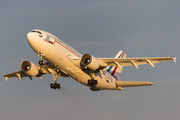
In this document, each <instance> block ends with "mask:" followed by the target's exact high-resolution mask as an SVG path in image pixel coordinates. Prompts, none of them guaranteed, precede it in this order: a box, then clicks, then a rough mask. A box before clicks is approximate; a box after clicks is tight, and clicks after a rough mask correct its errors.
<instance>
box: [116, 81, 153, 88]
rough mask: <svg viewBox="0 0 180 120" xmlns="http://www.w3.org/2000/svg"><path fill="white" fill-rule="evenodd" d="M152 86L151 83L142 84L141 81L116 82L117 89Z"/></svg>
mask: <svg viewBox="0 0 180 120" xmlns="http://www.w3.org/2000/svg"><path fill="white" fill-rule="evenodd" d="M149 85H153V83H151V82H142V81H116V86H117V87H122V88H123V87H137V86H149Z"/></svg>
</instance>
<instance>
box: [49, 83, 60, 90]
mask: <svg viewBox="0 0 180 120" xmlns="http://www.w3.org/2000/svg"><path fill="white" fill-rule="evenodd" d="M50 88H51V89H56V88H57V89H60V88H61V85H60V84H59V83H54V84H53V83H51V84H50Z"/></svg>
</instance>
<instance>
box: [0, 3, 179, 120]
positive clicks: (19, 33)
mask: <svg viewBox="0 0 180 120" xmlns="http://www.w3.org/2000/svg"><path fill="white" fill-rule="evenodd" d="M179 5H180V1H179V0H128V1H127V0H29V1H27V0H16V1H13V0H6V1H5V0H2V1H0V37H1V39H0V40H1V44H0V55H1V62H0V74H1V77H0V119H1V120H12V119H13V120H23V119H26V120H49V119H61V120H83V119H86V120H92V119H98V120H109V119H114V120H169V119H173V120H179V119H180V114H179V111H180V102H179V101H180V95H179V92H180V89H179V85H180V79H179V78H180V74H179V70H180V61H179V58H180V55H179V51H180V47H179V46H180V24H179V21H180V15H179V13H180V7H179ZM32 29H41V30H45V31H48V32H50V33H52V34H54V35H55V36H57V37H58V38H60V39H61V40H63V41H64V42H65V43H67V44H68V45H70V46H72V47H73V48H74V49H76V50H77V51H79V52H80V53H81V54H85V53H89V54H92V55H93V56H95V57H106V58H107V57H114V56H115V55H116V54H117V53H118V51H119V50H123V51H124V52H126V53H127V57H166V56H172V57H177V63H174V62H173V61H168V62H162V63H159V64H155V68H152V67H151V66H150V65H142V66H139V69H136V68H135V67H134V66H128V67H124V68H123V72H122V74H121V77H120V80H123V81H126V80H127V81H150V82H153V83H154V86H147V87H134V88H125V89H124V90H123V91H108V90H106V91H98V92H92V91H90V90H89V88H88V87H86V86H84V85H82V84H80V83H78V82H76V81H75V80H73V79H72V78H70V79H68V78H62V77H59V78H58V82H59V83H60V84H61V89H60V90H52V89H50V86H49V85H50V83H52V82H53V78H52V75H44V76H43V80H41V79H40V78H33V80H32V81H31V80H30V79H29V78H23V80H24V82H21V81H20V80H19V79H18V78H10V79H8V81H7V82H6V80H5V78H4V77H3V74H7V73H11V72H14V71H18V70H20V64H21V62H23V61H24V60H30V61H32V62H33V63H34V64H38V61H39V57H38V56H37V54H36V53H35V52H34V51H33V50H32V49H31V47H30V46H29V44H28V42H27V38H26V35H27V33H28V32H30V31H31V30H32ZM57 54H58V53H57Z"/></svg>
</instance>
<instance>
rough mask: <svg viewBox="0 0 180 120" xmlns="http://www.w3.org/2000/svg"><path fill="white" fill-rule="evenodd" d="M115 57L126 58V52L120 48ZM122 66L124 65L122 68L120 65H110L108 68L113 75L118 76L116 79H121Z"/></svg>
mask: <svg viewBox="0 0 180 120" xmlns="http://www.w3.org/2000/svg"><path fill="white" fill-rule="evenodd" d="M115 58H126V53H124V52H123V51H122V50H120V51H119V52H118V54H117V55H116V56H115ZM122 68H123V66H121V68H119V67H118V66H116V67H113V66H109V67H108V68H107V72H109V73H111V75H112V76H113V77H114V78H116V80H118V79H119V77H120V74H121V72H122Z"/></svg>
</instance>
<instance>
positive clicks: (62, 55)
mask: <svg viewBox="0 0 180 120" xmlns="http://www.w3.org/2000/svg"><path fill="white" fill-rule="evenodd" d="M36 31H40V32H41V34H40V33H38V32H29V33H28V34H27V39H28V42H29V44H30V46H31V47H32V49H33V50H34V51H35V52H36V53H37V54H43V59H45V60H47V61H48V62H50V63H51V64H53V65H54V66H55V67H57V68H58V69H59V70H61V71H63V72H65V73H67V74H68V75H69V76H70V77H72V78H73V79H75V80H76V81H78V82H80V83H82V84H84V85H86V86H89V87H91V89H94V90H104V89H109V90H114V89H117V88H116V85H115V80H116V79H115V78H114V77H113V76H111V74H110V73H108V72H107V71H103V74H101V73H100V72H99V73H97V74H95V76H94V79H96V80H97V81H98V84H97V85H89V84H88V80H89V79H91V77H90V76H89V75H88V74H87V73H85V72H84V71H82V69H81V67H80V62H79V61H78V60H77V63H74V62H73V61H72V60H71V59H70V58H73V57H74V58H78V59H81V57H82V55H81V54H80V53H79V52H77V51H76V50H74V49H73V48H71V47H70V46H68V45H67V44H66V43H64V42H63V41H61V40H60V39H58V38H57V37H55V36H54V35H52V34H50V33H48V32H45V31H42V30H36Z"/></svg>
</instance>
